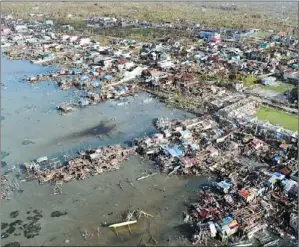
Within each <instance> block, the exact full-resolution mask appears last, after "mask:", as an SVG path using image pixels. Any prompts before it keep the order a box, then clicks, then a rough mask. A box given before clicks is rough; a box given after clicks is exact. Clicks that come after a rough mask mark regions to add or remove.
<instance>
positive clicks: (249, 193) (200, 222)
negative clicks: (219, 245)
mask: <svg viewBox="0 0 299 247" xmlns="http://www.w3.org/2000/svg"><path fill="white" fill-rule="evenodd" d="M248 176H249V174H248V175H247V177H248ZM271 179H272V177H271ZM271 179H269V180H271ZM246 180H253V178H245V180H244V179H243V180H237V181H236V183H235V184H234V183H233V182H232V180H229V179H228V178H227V179H226V181H220V182H218V183H215V184H213V185H207V186H205V187H203V188H202V189H201V190H200V191H199V195H198V199H197V201H196V202H194V203H191V204H190V206H189V208H188V212H187V213H185V222H189V223H190V224H191V225H192V226H193V229H194V233H193V236H192V242H193V244H197V243H199V242H202V243H207V241H210V240H211V239H219V240H221V241H222V242H226V243H227V242H228V241H232V242H235V241H236V240H237V239H239V240H245V239H246V240H249V241H252V240H253V237H254V234H255V233H257V232H258V231H260V230H262V229H267V230H270V231H271V232H272V233H274V234H277V235H278V236H279V235H280V237H282V236H284V237H289V238H290V239H294V238H295V236H297V234H296V231H297V228H296V227H297V224H296V223H295V224H294V219H293V218H294V217H296V213H295V212H297V209H298V205H297V203H296V198H295V197H293V196H291V195H290V193H288V192H286V190H285V187H283V186H281V185H280V184H279V183H276V184H275V185H274V186H272V185H271V186H270V185H269V184H270V182H268V181H263V182H261V183H259V182H258V181H255V182H254V183H255V184H256V187H251V188H250V187H249V186H246V185H244V182H246ZM257 180H260V179H259V178H258V179H257ZM261 181H262V180H261Z"/></svg>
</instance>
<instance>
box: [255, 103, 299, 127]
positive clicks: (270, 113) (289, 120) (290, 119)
mask: <svg viewBox="0 0 299 247" xmlns="http://www.w3.org/2000/svg"><path fill="white" fill-rule="evenodd" d="M256 116H257V118H258V119H259V120H266V121H269V122H270V123H272V124H278V125H280V126H282V127H283V128H285V129H289V130H293V131H298V116H296V115H292V114H289V113H286V112H284V111H281V110H278V109H275V108H270V107H265V106H262V107H260V108H259V110H258V112H257V114H256Z"/></svg>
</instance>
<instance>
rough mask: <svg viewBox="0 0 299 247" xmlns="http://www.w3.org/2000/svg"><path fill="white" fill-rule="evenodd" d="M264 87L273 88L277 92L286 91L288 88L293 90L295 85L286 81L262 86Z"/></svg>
mask: <svg viewBox="0 0 299 247" xmlns="http://www.w3.org/2000/svg"><path fill="white" fill-rule="evenodd" d="M262 87H263V88H264V89H267V90H271V91H274V92H277V93H284V92H285V91H287V90H291V89H292V88H293V87H294V86H293V85H291V84H286V83H280V84H279V85H277V86H276V85H275V86H269V85H265V86H262Z"/></svg>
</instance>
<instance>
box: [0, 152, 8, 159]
mask: <svg viewBox="0 0 299 247" xmlns="http://www.w3.org/2000/svg"><path fill="white" fill-rule="evenodd" d="M8 155H9V153H8V152H5V151H1V160H3V159H4V158H5V157H7V156H8Z"/></svg>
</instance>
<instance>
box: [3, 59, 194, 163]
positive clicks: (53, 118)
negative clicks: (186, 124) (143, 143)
mask: <svg viewBox="0 0 299 247" xmlns="http://www.w3.org/2000/svg"><path fill="white" fill-rule="evenodd" d="M49 70H53V68H47V67H41V66H40V65H33V64H30V63H29V62H28V61H8V60H6V59H5V58H2V74H1V80H2V83H3V84H4V86H2V87H1V90H2V91H1V107H2V111H1V116H3V117H4V118H5V119H4V120H3V121H1V125H2V128H1V148H2V151H6V152H8V153H9V156H7V157H6V158H5V161H6V162H7V164H8V166H9V165H15V164H16V163H23V162H26V161H28V160H31V159H35V158H39V157H41V156H45V155H51V154H56V155H62V154H64V153H66V152H69V153H70V152H71V151H70V150H71V149H72V150H73V153H75V151H76V150H78V148H87V147H88V146H92V147H95V146H99V145H107V144H115V143H120V142H125V141H129V140H130V139H132V138H134V137H140V136H142V135H144V134H145V133H152V132H154V131H155V128H154V127H153V125H152V120H153V119H154V118H156V117H165V116H167V117H173V118H176V117H178V118H183V117H186V116H189V117H190V116H192V115H191V114H186V113H184V112H183V111H180V110H172V109H169V108H166V107H165V106H164V105H163V104H161V103H158V102H157V101H155V100H152V101H151V102H150V103H144V102H143V101H144V100H145V99H147V98H148V97H149V95H148V94H145V93H141V94H139V95H138V96H137V97H130V98H128V102H129V104H126V105H121V106H118V105H117V103H116V102H115V101H108V102H105V103H103V104H99V105H95V106H90V107H87V108H82V109H77V110H75V111H74V112H72V113H70V114H68V115H59V114H58V113H57V111H56V109H55V107H56V106H57V105H58V104H60V103H62V102H65V101H71V100H73V99H74V97H75V98H77V96H78V93H76V92H75V91H74V90H69V91H62V90H60V89H59V88H57V87H56V85H55V83H53V82H50V83H47V82H42V83H38V84H35V85H30V84H28V83H27V82H24V81H22V80H21V79H24V78H26V77H27V76H30V75H35V74H38V73H45V72H46V71H49ZM103 121H104V122H106V125H105V126H104V125H103V126H101V123H103ZM107 126H114V127H113V131H111V133H110V135H111V136H110V137H105V136H104V138H102V139H99V138H98V137H97V136H96V134H97V133H95V135H93V134H92V132H93V131H94V129H97V128H98V129H97V130H95V132H99V134H101V133H102V132H103V131H104V133H102V134H105V131H108V130H109V128H108V127H107ZM105 128H106V130H105ZM107 128H108V130H107ZM101 131H102V132H101ZM108 132H109V131H108ZM26 139H28V140H30V141H32V142H34V143H30V144H28V145H23V142H24V140H26Z"/></svg>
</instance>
